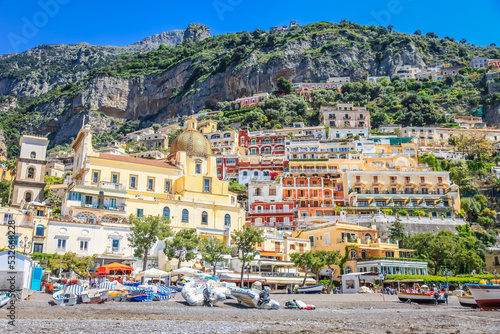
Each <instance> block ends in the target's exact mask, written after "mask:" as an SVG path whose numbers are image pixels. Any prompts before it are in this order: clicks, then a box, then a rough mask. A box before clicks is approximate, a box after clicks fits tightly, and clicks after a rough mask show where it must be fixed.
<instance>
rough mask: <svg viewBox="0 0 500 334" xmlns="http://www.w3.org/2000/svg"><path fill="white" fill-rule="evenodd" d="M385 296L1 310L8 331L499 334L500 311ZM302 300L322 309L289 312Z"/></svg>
mask: <svg viewBox="0 0 500 334" xmlns="http://www.w3.org/2000/svg"><path fill="white" fill-rule="evenodd" d="M385 297H386V301H385V302H384V301H383V300H382V295H379V294H352V295H341V294H339V295H286V294H271V298H272V299H275V300H277V301H278V302H279V303H280V304H281V307H282V308H281V309H279V310H274V311H270V310H257V309H248V308H244V307H242V306H240V305H239V304H238V302H237V301H236V300H233V299H229V300H226V301H225V302H222V303H217V304H216V306H214V307H212V308H209V307H205V306H188V305H187V304H186V303H185V302H184V299H183V298H182V296H181V295H180V294H177V295H176V297H175V298H174V299H171V300H169V301H163V302H150V303H131V302H122V303H115V302H106V303H104V304H100V305H89V304H78V305H75V306H69V307H61V306H51V305H50V302H51V300H52V298H51V295H48V294H45V293H39V292H37V293H35V294H34V295H32V296H31V297H30V300H25V301H22V302H20V303H18V304H17V307H16V321H15V324H16V325H15V326H14V327H13V326H11V325H9V324H8V323H7V320H3V319H6V316H7V310H6V309H5V308H2V309H0V319H2V320H1V321H0V332H2V333H384V334H390V333H500V312H497V311H480V310H474V309H468V308H464V307H461V306H460V304H459V303H458V300H457V298H456V297H453V296H452V297H450V303H449V305H439V306H433V305H418V304H407V303H401V302H399V300H398V298H397V296H387V295H386V296H385ZM294 298H295V299H300V300H302V301H304V302H305V303H306V304H314V305H315V306H316V310H312V311H305V310H304V311H301V310H288V309H284V308H283V306H284V304H285V302H286V301H288V300H291V299H294Z"/></svg>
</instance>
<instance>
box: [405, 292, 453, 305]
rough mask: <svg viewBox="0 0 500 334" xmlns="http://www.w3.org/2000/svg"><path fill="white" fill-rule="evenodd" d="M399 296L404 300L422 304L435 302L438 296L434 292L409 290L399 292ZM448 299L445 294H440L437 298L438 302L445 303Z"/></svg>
mask: <svg viewBox="0 0 500 334" xmlns="http://www.w3.org/2000/svg"><path fill="white" fill-rule="evenodd" d="M398 298H399V300H400V301H402V302H411V303H420V304H434V303H435V302H436V297H435V296H434V292H432V291H431V292H426V293H424V294H422V293H407V292H399V293H398ZM445 301H446V300H445V298H444V294H442V293H441V294H440V295H439V298H438V299H437V302H438V303H444V302H445Z"/></svg>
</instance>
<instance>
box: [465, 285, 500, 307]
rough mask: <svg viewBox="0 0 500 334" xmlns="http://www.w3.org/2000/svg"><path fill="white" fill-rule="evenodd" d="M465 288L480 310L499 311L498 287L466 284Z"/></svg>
mask: <svg viewBox="0 0 500 334" xmlns="http://www.w3.org/2000/svg"><path fill="white" fill-rule="evenodd" d="M467 288H468V289H469V291H470V292H471V294H472V296H473V297H474V300H475V301H476V303H477V306H478V307H480V308H481V309H484V310H497V309H500V285H491V284H467Z"/></svg>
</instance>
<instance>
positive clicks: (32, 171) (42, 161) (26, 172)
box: [12, 135, 49, 207]
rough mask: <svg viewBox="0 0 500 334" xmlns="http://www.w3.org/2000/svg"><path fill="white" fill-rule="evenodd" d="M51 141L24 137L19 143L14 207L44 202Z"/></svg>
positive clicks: (31, 136)
mask: <svg viewBox="0 0 500 334" xmlns="http://www.w3.org/2000/svg"><path fill="white" fill-rule="evenodd" d="M48 145H49V140H48V139H47V138H45V137H39V136H34V135H24V136H22V137H21V140H20V141H19V146H20V147H21V152H20V154H19V158H18V159H17V171H16V179H15V180H14V183H13V194H12V206H14V207H21V206H23V204H26V203H30V202H42V201H43V190H44V188H45V165H46V163H47V160H46V154H47V146H48Z"/></svg>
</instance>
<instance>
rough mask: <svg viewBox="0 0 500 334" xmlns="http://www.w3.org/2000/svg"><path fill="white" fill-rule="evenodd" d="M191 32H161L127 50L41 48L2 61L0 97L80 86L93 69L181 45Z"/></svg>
mask: <svg viewBox="0 0 500 334" xmlns="http://www.w3.org/2000/svg"><path fill="white" fill-rule="evenodd" d="M187 32H188V30H173V31H168V32H162V33H161V34H156V35H153V36H149V37H146V38H144V39H143V40H141V41H138V42H136V43H134V44H131V45H126V46H100V45H91V44H88V43H78V44H71V45H69V44H51V45H40V46H37V47H35V48H33V49H30V50H28V51H26V52H23V53H21V54H9V55H5V56H4V57H0V95H11V94H15V95H18V96H39V95H41V94H44V93H47V92H49V91H50V90H51V89H53V88H54V87H57V86H61V85H64V84H66V83H74V82H78V81H79V80H82V79H84V78H86V77H87V76H88V75H89V73H90V72H91V71H92V70H93V69H97V68H100V67H103V66H105V65H106V64H108V63H109V62H111V61H113V60H115V59H117V58H118V57H120V56H122V55H131V54H136V53H141V52H149V51H152V50H157V49H158V47H159V46H160V45H165V46H168V47H174V46H176V45H178V44H180V43H182V41H183V39H184V34H186V33H187Z"/></svg>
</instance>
